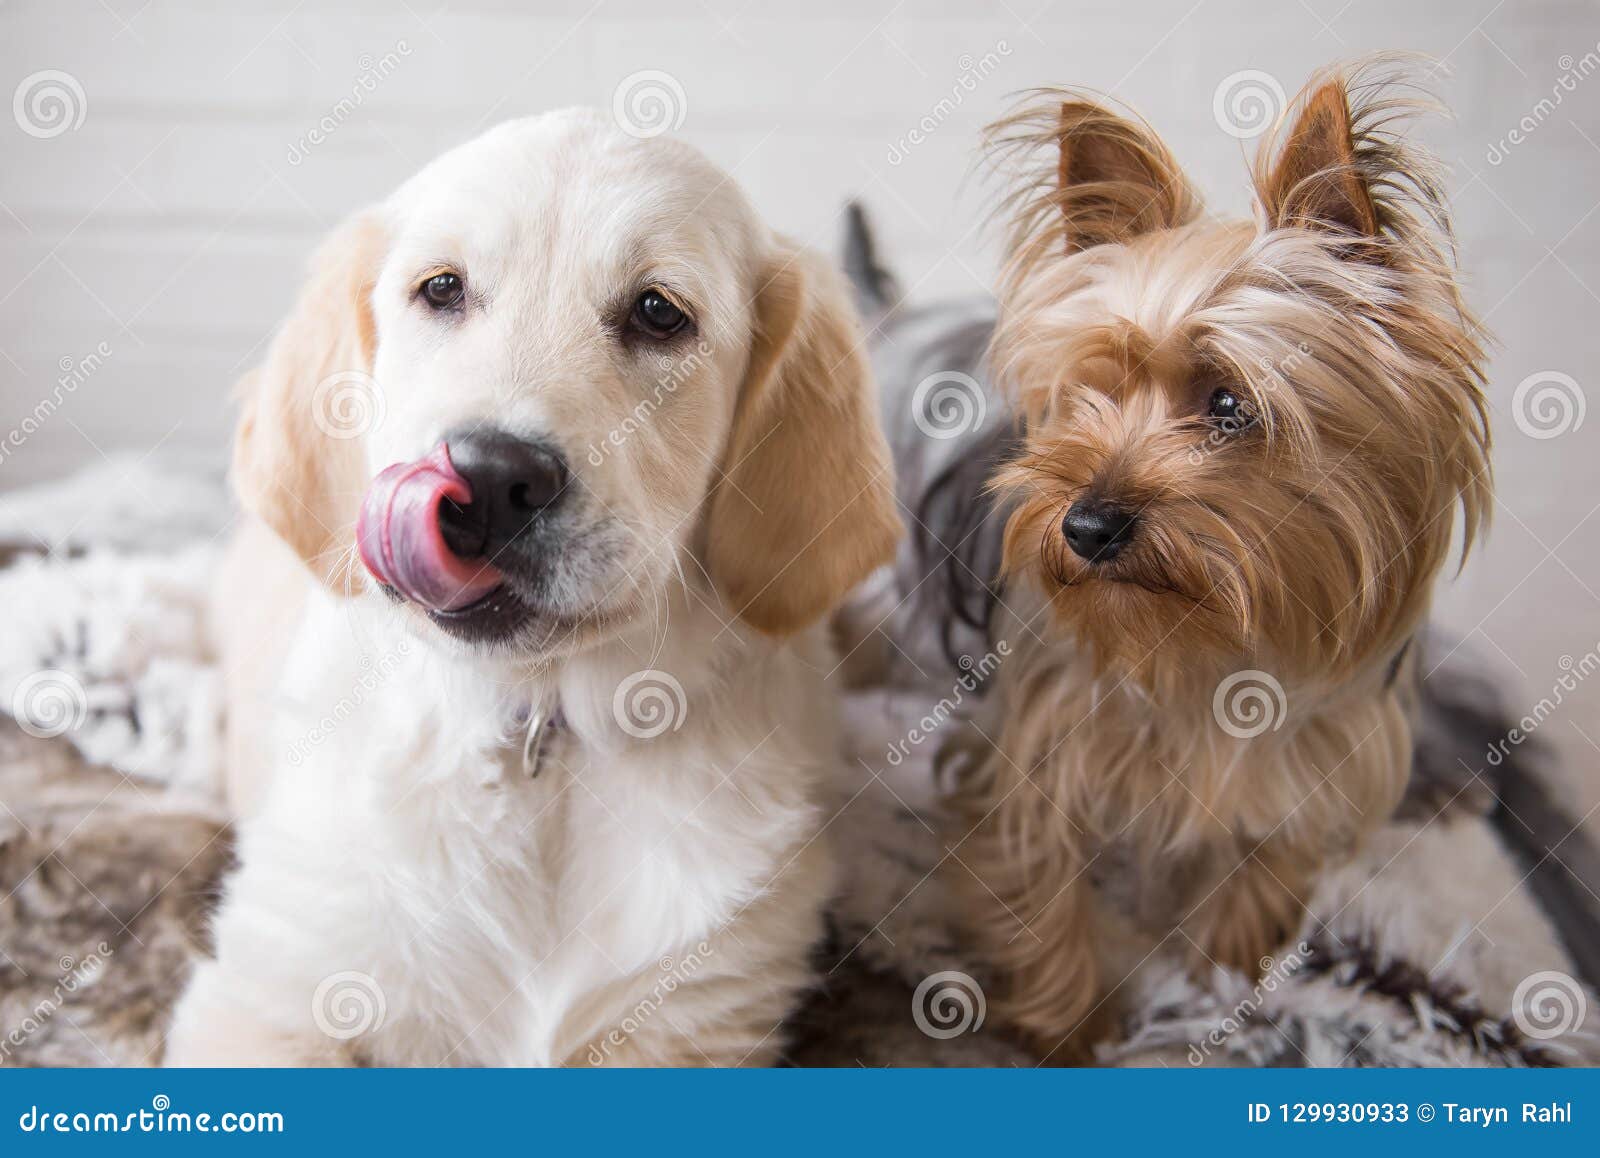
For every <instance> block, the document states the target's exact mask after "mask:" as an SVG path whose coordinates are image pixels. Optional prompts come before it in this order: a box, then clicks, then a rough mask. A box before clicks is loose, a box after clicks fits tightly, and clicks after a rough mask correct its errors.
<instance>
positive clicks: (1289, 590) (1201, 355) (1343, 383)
mask: <svg viewBox="0 0 1600 1158" xmlns="http://www.w3.org/2000/svg"><path fill="white" fill-rule="evenodd" d="M1425 103H1426V102H1424V101H1422V100H1420V99H1418V98H1417V97H1416V95H1415V89H1414V88H1413V87H1412V86H1411V85H1410V84H1409V83H1408V81H1407V78H1406V75H1405V66H1404V64H1403V63H1402V62H1399V61H1397V60H1395V59H1392V58H1383V59H1376V60H1373V61H1369V62H1367V63H1366V64H1364V65H1361V66H1359V67H1356V68H1353V69H1349V70H1343V71H1332V72H1329V73H1326V74H1324V75H1322V76H1320V77H1318V78H1316V79H1315V80H1314V81H1313V82H1312V83H1311V84H1310V85H1308V86H1307V88H1306V89H1305V90H1304V91H1303V92H1302V94H1301V95H1300V96H1299V97H1298V98H1297V99H1296V101H1295V102H1294V103H1293V104H1292V106H1291V108H1290V109H1289V110H1288V112H1287V113H1286V114H1285V116H1284V117H1283V119H1282V121H1281V122H1280V125H1279V127H1278V128H1277V130H1276V131H1275V132H1274V133H1273V135H1272V136H1271V137H1269V138H1268V139H1267V141H1266V142H1265V144H1264V146H1263V147H1262V149H1261V151H1260V154H1259V157H1258V160H1257V162H1256V165H1255V167H1254V171H1253V174H1252V178H1253V186H1254V193H1255V200H1256V213H1255V219H1254V220H1253V221H1217V220H1213V219H1208V218H1205V217H1203V216H1202V214H1201V211H1200V205H1199V201H1198V198H1197V197H1196V195H1195V193H1194V192H1193V190H1192V189H1191V187H1190V186H1189V184H1188V182H1187V181H1186V180H1185V179H1184V176H1183V174H1182V173H1181V171H1180V170H1179V168H1178V166H1177V164H1176V162H1175V161H1174V160H1173V158H1172V156H1171V154H1170V153H1169V152H1168V151H1167V149H1166V148H1165V146H1164V145H1163V144H1162V143H1161V141H1160V140H1159V139H1158V138H1157V137H1156V136H1155V134H1154V133H1153V131H1152V130H1151V129H1150V128H1149V127H1148V126H1147V125H1145V124H1144V123H1143V122H1140V121H1137V120H1135V119H1132V118H1129V117H1126V116H1124V115H1122V114H1120V113H1118V112H1114V111H1112V110H1111V109H1109V108H1107V107H1106V106H1104V105H1102V104H1099V103H1096V102H1094V101H1091V100H1087V99H1084V98H1083V97H1081V96H1079V95H1076V94H1074V93H1071V92H1063V91H1049V92H1043V93H1039V94H1036V95H1035V96H1034V97H1032V98H1030V100H1029V101H1028V103H1027V105H1026V107H1024V108H1023V109H1022V110H1021V111H1020V112H1019V113H1018V114H1017V115H1015V116H1013V117H1011V118H1008V119H1007V120H1005V121H1003V122H1001V123H1000V124H998V125H996V126H995V127H994V128H993V129H992V130H991V131H992V138H993V144H994V147H995V148H996V149H997V150H998V152H999V155H1000V156H1001V157H1002V158H1004V159H1017V158H1021V159H1022V160H1024V161H1025V162H1026V163H1028V164H1029V165H1030V166H1034V168H1033V170H1032V172H1031V174H1030V176H1029V177H1028V178H1027V179H1025V180H1024V181H1023V182H1022V183H1021V184H1020V186H1019V188H1018V190H1017V192H1016V193H1015V194H1014V196H1013V198H1012V200H1011V202H1010V206H1009V207H1010V210H1011V213H1012V217H1013V221H1014V228H1013V231H1012V234H1011V237H1010V245H1009V249H1010V258H1009V262H1008V264H1007V266H1006V269H1005V272H1004V275H1003V278H1002V283H1001V286H1000V295H999V296H1000V320H999V324H998V327H997V329H996V334H995V339H994V342H993V345H992V348H991V351H990V358H991V367H992V370H993V372H994V374H995V376H996V378H997V379H998V381H999V382H1000V384H1001V386H1002V387H1003V388H1004V389H1005V390H1006V391H1007V392H1008V395H1009V396H1010V397H1011V398H1013V399H1014V401H1015V405H1016V409H1017V411H1018V413H1019V415H1020V418H1021V421H1022V423H1023V426H1024V433H1025V439H1024V442H1023V446H1022V449H1021V450H1020V452H1019V453H1017V454H1016V455H1015V456H1014V457H1013V458H1012V459H1011V460H1010V461H1009V462H1008V463H1006V464H1005V465H1004V466H1003V467H1002V468H1001V469H1000V471H999V472H998V474H997V476H996V477H995V479H994V486H995V488H996V490H997V492H998V493H999V494H1000V495H1002V496H1003V497H1004V498H1005V500H1006V501H1007V502H1008V503H1009V504H1010V507H1009V509H1010V511H1011V513H1010V516H1009V521H1008V523H1007V527H1006V533H1005V562H1004V566H1005V570H1006V574H1007V577H1008V588H1007V597H1006V601H1005V602H1006V604H1007V607H1006V610H1005V612H1004V615H1003V618H1002V619H1001V621H999V622H998V623H997V624H996V630H997V631H998V633H999V634H1000V635H1001V636H1003V637H1005V638H1008V639H1009V640H1010V641H1011V644H1012V646H1013V647H1014V648H1015V649H1016V650H1015V652H1014V656H1013V658H1012V659H1010V660H1009V661H1008V662H1007V664H1006V666H1005V668H1004V669H1003V670H1002V673H1001V676H1000V679H1001V680H1002V681H1003V683H1002V684H1001V685H1000V686H997V688H996V692H997V694H998V696H999V697H1000V699H1001V702H1002V703H1003V705H1004V717H1005V719H1004V724H1003V727H1002V728H1001V730H1000V732H999V734H998V735H997V736H995V737H994V739H995V740H996V748H997V750H996V752H995V753H994V755H993V756H992V757H991V758H990V759H988V760H987V761H986V762H985V763H984V764H983V765H982V767H981V768H980V769H979V771H978V772H977V773H976V774H975V775H973V776H972V777H971V778H970V782H969V783H968V784H966V786H965V787H964V789H963V791H962V793H961V795H960V802H961V805H962V809H961V816H960V817H959V820H958V825H959V827H958V830H957V844H956V848H955V852H956V854H957V856H956V861H957V863H959V864H961V865H962V866H964V868H963V869H960V870H958V873H959V874H960V875H961V877H962V878H963V880H964V881H965V884H966V886H967V888H966V892H967V894H968V896H969V898H970V900H971V911H972V914H973V918H974V920H973V925H974V928H975V930H976V932H977V934H978V935H979V936H980V937H981V939H982V940H983V942H984V943H985V945H986V948H987V952H988V954H989V956H990V957H991V958H992V960H993V961H994V963H995V965H996V967H997V969H998V970H999V973H1000V975H1001V979H1002V981H1003V994H1002V995H1001V1004H1002V1005H1003V1007H1004V1010H1005V1012H1006V1013H1008V1014H1009V1015H1010V1017H1011V1018H1012V1019H1013V1020H1014V1021H1015V1023H1016V1024H1018V1025H1019V1026H1020V1028H1021V1029H1022V1030H1023V1031H1024V1032H1025V1034H1026V1035H1027V1036H1028V1037H1029V1038H1031V1039H1032V1041H1033V1042H1035V1043H1036V1044H1037V1045H1038V1046H1039V1048H1040V1052H1041V1053H1044V1054H1047V1055H1053V1056H1055V1057H1056V1058H1058V1059H1059V1058H1060V1057H1064V1056H1069V1055H1070V1054H1071V1053H1072V1052H1073V1051H1074V1050H1075V1049H1078V1048H1081V1047H1082V1046H1083V1045H1085V1044H1088V1043H1089V1042H1091V1041H1092V1040H1093V1038H1094V1037H1095V1026H1096V1024H1097V1023H1099V1022H1101V1020H1102V1019H1103V1018H1104V1017H1105V1016H1106V1015H1107V1014H1108V1013H1109V1012H1110V1011H1111V1009H1112V1008H1113V1004H1114V1003H1113V1002H1112V1001H1111V1000H1110V999H1111V998H1112V996H1113V994H1114V990H1115V988H1116V985H1117V981H1118V977H1117V975H1108V972H1109V971H1108V968H1107V963H1106V962H1105V961H1104V960H1103V959H1102V954H1101V953H1099V952H1098V951H1097V936H1096V925H1097V923H1098V921H1099V919H1100V918H1099V917H1098V916H1097V910H1098V909H1099V908H1100V906H1101V903H1102V901H1103V898H1099V897H1097V894H1098V893H1099V891H1100V890H1098V889H1097V888H1096V886H1095V883H1094V881H1095V879H1096V876H1097V874H1098V873H1100V872H1101V870H1102V868H1103V865H1104V863H1105V862H1104V861H1102V860H1101V857H1102V855H1103V854H1106V853H1110V852H1113V851H1114V852H1115V854H1116V857H1117V859H1118V862H1119V864H1121V865H1123V866H1125V871H1124V877H1125V879H1126V880H1131V881H1132V883H1133V884H1134V886H1135V887H1134V892H1135V894H1136V895H1135V898H1134V910H1135V911H1136V914H1137V916H1138V917H1139V919H1141V920H1142V921H1145V922H1147V923H1151V924H1153V925H1154V927H1155V928H1157V929H1165V930H1166V935H1168V936H1170V935H1172V933H1173V932H1174V931H1176V933H1177V935H1178V936H1180V937H1182V938H1183V939H1185V940H1186V941H1187V942H1188V949H1189V951H1190V952H1192V954H1193V958H1194V961H1195V963H1196V965H1197V967H1203V968H1210V967H1211V965H1212V964H1213V963H1218V964H1222V965H1227V966H1232V967H1235V968H1240V969H1243V970H1245V971H1247V972H1250V971H1254V970H1255V969H1256V968H1257V964H1256V963H1257V962H1258V960H1259V959H1260V958H1261V957H1262V956H1264V955H1265V954H1267V953H1268V952H1269V951H1271V950H1272V949H1273V948H1274V947H1275V946H1276V945H1277V944H1278V942H1279V940H1280V938H1281V937H1283V936H1284V935H1286V934H1287V933H1288V932H1290V931H1291V930H1292V928H1293V927H1294V925H1295V924H1296V923H1297V922H1298V920H1299V917H1300V914H1301V911H1302V906H1303V902H1304V900H1305V899H1306V896H1307V894H1308V891H1309V889H1310V888H1311V886H1312V884H1313V882H1314V881H1315V879H1316V877H1317V875H1318V872H1319V870H1320V869H1321V868H1322V867H1323V866H1325V865H1326V864H1328V863H1329V862H1330V861H1331V860H1334V859H1336V858H1339V857H1342V856H1344V855H1346V854H1347V853H1348V851H1349V850H1350V849H1351V848H1352V847H1353V846H1354V845H1355V844H1356V842H1358V841H1359V840H1360V839H1361V837H1362V836H1363V834H1365V833H1366V832H1368V831H1369V830H1371V829H1372V828H1373V827H1375V826H1376V825H1378V824H1379V823H1381V822H1382V821H1384V820H1385V819H1386V818H1387V817H1388V816H1389V815H1390V814H1391V812H1392V811H1393V810H1394V807H1395V805H1396V803H1397V802H1398V801H1399V799H1400V796H1401V793H1402V791H1403V789H1404V786H1405V782H1406V776H1407V771H1408V768H1409V762H1410V752H1411V744H1412V736H1411V729H1410V723H1409V716H1410V708H1411V705H1410V704H1408V703H1407V702H1405V701H1406V700H1407V699H1408V698H1409V697H1408V696H1407V695H1406V694H1405V689H1406V688H1407V686H1408V685H1409V683H1410V681H1409V680H1407V679H1405V678H1403V677H1404V675H1405V671H1404V669H1405V668H1406V666H1407V664H1408V662H1410V661H1411V657H1410V656H1409V654H1408V642H1409V641H1410V639H1411V637H1412V636H1413V634H1414V633H1415V632H1416V631H1417V629H1418V627H1419V625H1420V624H1421V623H1422V621H1423V619H1424V617H1425V615H1426V612H1427V609H1428V604H1429V599H1430V590H1431V587H1432V584H1433V581H1434V579H1435V577H1436V576H1437V575H1438V573H1439V572H1440V571H1441V569H1443V567H1444V566H1445V564H1446V561H1447V558H1448V557H1449V555H1450V553H1451V544H1452V541H1453V536H1454V532H1455V527H1456V512H1457V511H1458V510H1459V511H1460V513H1461V525H1462V541H1461V550H1462V557H1463V558H1464V557H1465V552H1466V550H1467V549H1468V548H1470V545H1471V543H1472V541H1473V539H1474V537H1475V536H1476V535H1477V534H1478V533H1479V532H1480V531H1481V529H1482V526H1483V524H1484V521H1485V518H1486V515H1487V510H1488V507H1489V502H1490V477H1489V446H1490V437H1489V429H1488V418H1487V409H1486V403H1485V399H1484V395H1483V391H1482V385H1483V373H1482V360H1483V349H1482V345H1481V343H1482V340H1483V339H1482V331H1481V329H1480V327H1479V326H1478V325H1477V323H1476V322H1475V321H1474V320H1473V318H1472V317H1471V315H1470V314H1469V312H1468V311H1467V308H1466V306H1465V305H1464V304H1463V302H1462V298H1461V294H1460V291H1459V288H1458V286H1457V282H1456V278H1455V274H1454V269H1453V254H1452V252H1451V244H1452V243H1451V232H1450V225H1449V218H1448V214H1447V211H1446V208H1445V205H1444V201H1443V198H1442V195H1441V193H1440V186H1439V180H1438V177H1437V174H1436V170H1435V168H1434V167H1433V165H1432V163H1431V162H1430V161H1429V160H1428V159H1427V158H1426V157H1425V156H1424V154H1423V153H1422V152H1421V151H1420V150H1418V149H1417V148H1416V147H1415V146H1414V145H1413V144H1412V143H1411V142H1410V141H1409V140H1407V139H1406V137H1405V136H1404V135H1403V134H1404V131H1405V126H1406V122H1407V118H1409V117H1410V116H1411V115H1412V114H1413V113H1414V112H1416V111H1418V110H1419V109H1420V108H1422V107H1423V106H1424V105H1425ZM1041 161H1042V164H1040V162H1041ZM1222 391H1227V392H1231V393H1232V394H1233V395H1234V396H1235V397H1234V401H1235V402H1236V403H1237V404H1238V410H1237V414H1238V415H1240V416H1242V417H1241V418H1237V419H1234V420H1231V421H1224V420H1219V419H1218V418H1217V417H1216V411H1217V407H1218V406H1219V405H1224V404H1223V403H1219V402H1218V401H1217V399H1218V397H1219V392H1222ZM1085 499H1088V500H1091V501H1093V502H1096V503H1101V502H1104V503H1112V504H1115V505H1116V507H1117V508H1119V509H1120V510H1123V511H1126V512H1127V513H1129V514H1130V515H1131V516H1133V517H1136V519H1137V524H1136V529H1135V530H1134V531H1133V533H1132V536H1131V537H1130V538H1129V539H1128V540H1127V541H1126V544H1125V546H1123V548H1122V550H1121V551H1120V553H1118V554H1116V556H1115V558H1111V559H1085V558H1081V557H1079V555H1078V554H1075V553H1074V550H1073V549H1071V548H1070V547H1069V543H1068V541H1067V539H1066V537H1065V535H1064V533H1063V518H1064V516H1065V515H1066V514H1067V512H1068V511H1069V509H1071V508H1072V507H1073V504H1074V503H1077V502H1079V501H1080V500H1085ZM1163 894H1165V900H1164V901H1160V900H1158V898H1159V897H1160V896H1161V895H1163ZM1063 1047H1066V1050H1065V1052H1057V1051H1060V1050H1062V1048H1063Z"/></svg>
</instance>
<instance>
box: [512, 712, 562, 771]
mask: <svg viewBox="0 0 1600 1158" xmlns="http://www.w3.org/2000/svg"><path fill="white" fill-rule="evenodd" d="M560 715H561V708H560V706H559V705H554V706H553V705H552V704H551V703H550V702H546V701H540V702H538V703H534V704H531V705H529V708H528V730H527V732H526V733H525V734H524V735H523V739H522V771H523V772H524V773H525V774H526V775H527V777H528V779H529V780H532V779H533V778H534V777H536V776H538V775H539V768H540V766H541V765H542V764H543V763H544V757H545V748H546V746H547V745H548V743H549V741H550V738H551V734H552V733H553V732H554V731H555V729H556V728H557V727H559V726H560Z"/></svg>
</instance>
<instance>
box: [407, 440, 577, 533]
mask: <svg viewBox="0 0 1600 1158" xmlns="http://www.w3.org/2000/svg"><path fill="white" fill-rule="evenodd" d="M444 440H445V443H446V445H448V446H449V448H450V461H451V463H452V464H454V466H455V468H456V471H457V472H458V473H459V474H460V475H461V477H463V478H464V479H466V480H467V485H468V486H470V487H471V488H472V502H471V503H469V504H468V505H467V506H465V507H460V506H457V505H456V504H454V503H449V502H447V503H445V504H444V506H443V507H442V508H441V509H440V511H439V529H440V531H442V532H443V534H444V540H445V543H446V544H448V545H449V547H450V549H451V550H452V551H454V552H455V553H456V554H457V555H459V556H460V557H462V558H465V559H472V558H476V557H478V556H480V555H493V554H494V553H495V552H497V551H498V550H500V548H502V547H504V546H505V545H506V544H508V543H510V542H511V541H512V540H514V539H516V538H517V537H518V536H520V535H523V534H526V533H527V532H528V531H529V530H531V529H532V528H533V526H534V524H535V523H537V522H538V521H539V519H540V518H541V517H542V516H544V515H545V514H547V513H548V512H549V511H551V510H553V509H554V508H555V507H556V506H557V505H558V504H559V503H560V501H561V496H562V494H563V493H564V492H565V491H566V489H567V480H568V474H567V464H566V463H565V462H564V461H563V460H562V457H561V455H560V453H559V452H558V451H557V450H556V449H555V448H554V447H552V446H550V445H549V444H547V443H543V442H539V441H532V440H529V439H524V438H518V437H516V436H515V435H512V434H508V433H506V432H505V431H503V430H497V429H495V428H494V427H488V426H485V427H479V428H477V429H475V430H474V429H464V430H460V431H454V432H451V433H449V434H446V435H445V436H444Z"/></svg>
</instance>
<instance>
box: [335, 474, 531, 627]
mask: <svg viewBox="0 0 1600 1158" xmlns="http://www.w3.org/2000/svg"><path fill="white" fill-rule="evenodd" d="M445 499H450V500H451V501H452V502H454V503H456V504H458V505H460V506H466V505H467V504H468V503H470V502H471V501H472V488H471V487H470V486H469V485H468V484H467V480H466V479H464V478H462V477H461V475H460V474H458V473H457V472H456V468H455V466H454V465H453V464H452V463H451V462H450V448H449V447H448V446H446V445H445V444H444V443H442V442H441V443H440V444H439V445H438V447H436V448H435V449H434V451H433V453H432V454H430V455H428V457H427V458H424V459H421V460H419V461H417V462H400V463H396V464H395V465H394V466H391V467H388V468H386V469H385V470H384V471H383V473H382V474H380V475H378V477H377V478H375V479H373V480H372V485H371V486H370V487H368V488H367V497H366V498H365V499H364V500H363V501H362V504H361V518H360V521H359V522H357V524H356V543H357V545H358V546H359V547H360V550H361V561H362V562H363V563H365V564H366V565H367V570H368V571H371V572H372V574H373V575H374V576H376V577H377V579H378V581H379V582H381V583H386V584H388V585H389V586H390V587H393V588H394V589H395V590H396V591H398V592H400V594H401V595H403V596H405V597H406V598H407V599H410V600H411V601H413V602H415V603H420V604H422V606H424V607H427V608H431V609H432V610H434V611H457V610H460V609H461V608H463V607H466V606H467V605H468V604H471V603H476V602H477V601H478V600H479V599H482V598H483V597H484V596H485V595H487V594H489V592H491V591H493V590H494V589H495V588H496V587H498V586H500V584H501V582H502V581H503V580H502V577H501V575H500V572H499V571H497V570H495V568H494V567H493V566H492V565H490V564H489V563H488V561H486V560H483V559H463V558H461V557H460V556H458V555H456V554H455V553H454V552H452V551H451V550H450V548H449V546H448V545H447V544H446V543H445V541H444V535H443V533H441V532H440V530H439V504H441V503H442V502H444V500H445Z"/></svg>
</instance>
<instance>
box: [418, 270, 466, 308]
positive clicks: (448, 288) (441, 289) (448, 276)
mask: <svg viewBox="0 0 1600 1158" xmlns="http://www.w3.org/2000/svg"><path fill="white" fill-rule="evenodd" d="M465 292H466V287H465V286H464V285H462V284H461V278H460V277H458V276H457V275H455V274H453V273H436V274H434V275H433V276H432V277H430V278H429V279H428V280H427V281H425V282H423V283H422V300H423V301H425V302H427V303H428V305H429V306H430V307H431V308H433V309H436V310H448V309H449V308H451V307H452V306H454V305H457V304H459V303H460V301H461V295H462V294H463V293H465Z"/></svg>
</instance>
